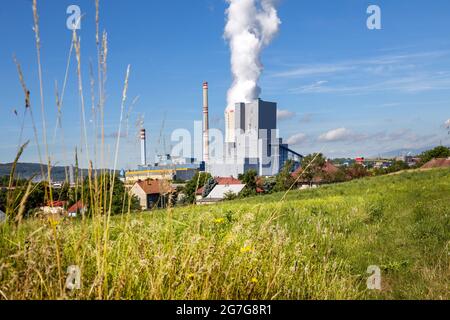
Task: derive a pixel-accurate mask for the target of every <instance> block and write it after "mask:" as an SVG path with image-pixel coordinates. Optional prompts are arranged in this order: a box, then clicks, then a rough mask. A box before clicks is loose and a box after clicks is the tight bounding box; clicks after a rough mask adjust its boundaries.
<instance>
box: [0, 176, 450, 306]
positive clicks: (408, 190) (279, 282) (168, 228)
mask: <svg viewBox="0 0 450 320" xmlns="http://www.w3.org/2000/svg"><path fill="white" fill-rule="evenodd" d="M282 196H283V195H282V194H274V195H270V196H265V197H257V198H251V199H245V200H240V201H234V202H229V203H224V204H221V205H217V206H212V207H185V208H177V209H174V210H168V211H157V212H152V213H144V214H139V215H125V216H121V217H114V218H113V220H112V225H111V229H110V239H109V241H108V242H107V243H106V246H105V247H103V245H102V242H101V241H102V240H101V239H102V235H103V230H104V229H103V226H102V224H101V221H103V219H101V220H96V221H97V222H94V223H93V222H92V221H87V222H84V223H83V222H67V221H66V222H63V223H60V224H59V225H58V226H57V227H56V229H55V230H57V242H55V240H54V239H55V237H54V233H53V232H52V228H51V227H50V226H48V225H47V224H44V223H43V222H39V221H28V222H27V223H26V225H23V226H22V227H21V228H20V229H19V232H17V233H14V232H13V230H12V228H11V227H4V228H3V229H0V230H1V234H0V235H1V238H0V252H1V253H0V254H1V256H0V288H1V290H2V292H3V294H4V295H5V296H6V297H8V298H16V299H37V298H39V299H41V298H43V299H55V298H61V297H63V298H79V299H100V298H103V299H450V288H449V281H448V279H450V250H449V241H450V170H432V171H426V172H408V173H404V174H400V175H396V176H384V177H377V178H369V179H364V180H358V181H353V182H350V183H345V184H340V185H334V186H327V187H323V188H320V189H318V190H310V191H304V192H299V191H294V192H291V193H290V194H289V195H288V196H287V197H286V199H285V201H283V202H282V201H280V199H281V198H282ZM57 248H59V250H60V251H61V253H60V257H61V261H60V265H61V266H60V268H58V263H57V259H56V257H57V250H56V249H57ZM104 249H106V250H104ZM70 265H77V266H79V267H80V268H81V270H82V287H81V289H80V290H79V291H76V292H74V293H67V295H66V294H65V292H64V291H63V292H62V291H61V289H60V286H59V283H60V282H61V283H64V282H65V276H64V278H61V279H60V277H59V273H58V270H60V271H61V270H62V273H63V274H64V271H66V269H67V267H68V266H70ZM372 265H375V266H379V267H380V268H381V271H382V290H381V291H379V292H378V291H370V290H367V286H366V281H367V278H368V277H369V276H370V275H369V274H367V269H368V267H369V266H372ZM0 297H1V295H0ZM0 299H1V298H0Z"/></svg>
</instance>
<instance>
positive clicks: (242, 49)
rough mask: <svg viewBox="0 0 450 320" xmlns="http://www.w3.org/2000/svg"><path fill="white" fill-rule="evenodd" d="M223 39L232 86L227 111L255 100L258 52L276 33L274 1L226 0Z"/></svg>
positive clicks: (257, 96)
mask: <svg viewBox="0 0 450 320" xmlns="http://www.w3.org/2000/svg"><path fill="white" fill-rule="evenodd" d="M227 1H228V2H229V4H230V6H229V8H228V10H227V16H228V21H227V24H226V27H225V34H224V36H225V39H226V40H228V42H229V44H230V49H231V70H232V73H233V78H234V80H233V85H232V87H231V88H230V90H229V91H228V108H230V107H232V106H234V104H235V103H237V102H246V103H247V102H251V101H253V100H256V99H258V98H259V95H260V93H261V89H260V88H259V87H258V80H259V78H260V76H261V73H262V71H263V65H262V63H261V52H262V50H263V49H264V48H265V47H266V46H267V45H269V44H270V42H271V41H272V40H273V38H274V37H275V36H276V34H277V33H278V30H279V28H280V24H281V21H280V19H279V18H278V13H277V10H276V8H275V4H276V2H277V0H227Z"/></svg>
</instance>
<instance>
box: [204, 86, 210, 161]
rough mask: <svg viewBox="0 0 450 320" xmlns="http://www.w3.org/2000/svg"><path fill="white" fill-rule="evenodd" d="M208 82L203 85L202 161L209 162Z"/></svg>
mask: <svg viewBox="0 0 450 320" xmlns="http://www.w3.org/2000/svg"><path fill="white" fill-rule="evenodd" d="M208 103H209V102H208V82H205V83H203V161H204V162H209V104H208Z"/></svg>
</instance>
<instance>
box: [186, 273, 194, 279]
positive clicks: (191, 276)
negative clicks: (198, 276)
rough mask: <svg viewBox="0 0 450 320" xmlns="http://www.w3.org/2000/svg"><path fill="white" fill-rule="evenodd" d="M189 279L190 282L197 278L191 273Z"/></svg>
mask: <svg viewBox="0 0 450 320" xmlns="http://www.w3.org/2000/svg"><path fill="white" fill-rule="evenodd" d="M187 278H188V279H189V280H192V279H194V278H195V274H194V273H190V274H188V275H187Z"/></svg>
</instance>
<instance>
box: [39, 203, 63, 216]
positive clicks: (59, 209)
mask: <svg viewBox="0 0 450 320" xmlns="http://www.w3.org/2000/svg"><path fill="white" fill-rule="evenodd" d="M66 205H67V203H66V202H65V201H53V202H48V203H47V205H46V206H45V207H41V211H42V212H43V213H44V214H46V215H57V214H60V215H62V214H64V209H65V207H66Z"/></svg>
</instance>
